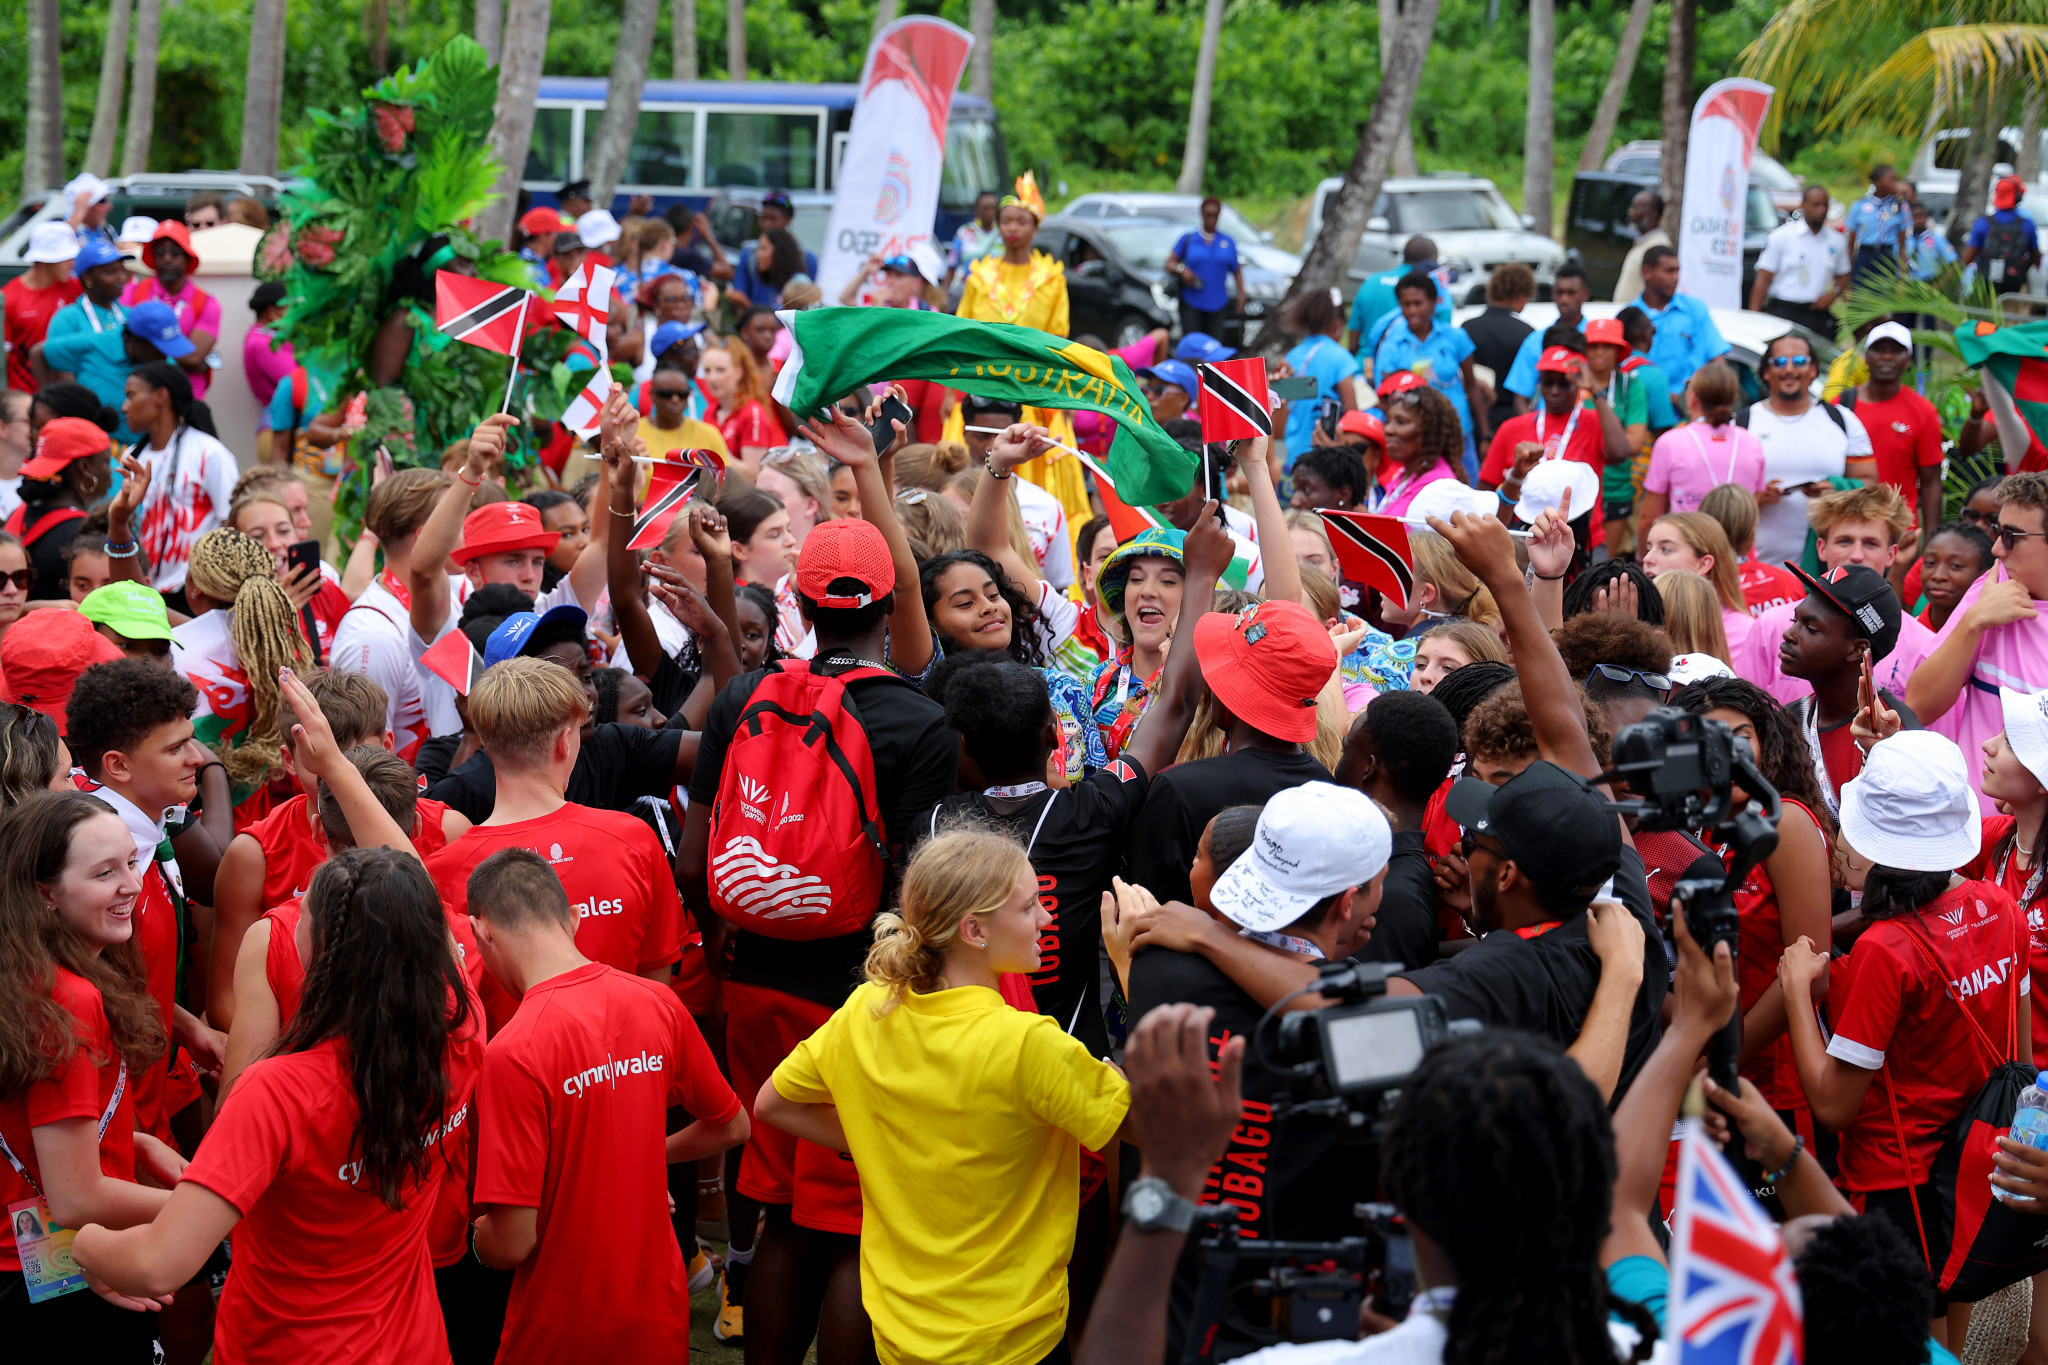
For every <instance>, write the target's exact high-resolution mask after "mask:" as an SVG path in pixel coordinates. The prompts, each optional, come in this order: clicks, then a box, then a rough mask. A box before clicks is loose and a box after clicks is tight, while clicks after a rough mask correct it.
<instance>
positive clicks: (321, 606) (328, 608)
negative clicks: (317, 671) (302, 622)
mask: <svg viewBox="0 0 2048 1365" xmlns="http://www.w3.org/2000/svg"><path fill="white" fill-rule="evenodd" d="M306 605H307V606H309V607H311V608H312V609H313V628H314V629H315V630H317V631H319V632H320V657H321V658H323V659H325V658H327V657H328V656H330V655H331V654H333V653H334V632H335V631H336V630H337V629H338V628H339V627H340V625H341V618H342V617H344V616H346V615H348V609H349V608H350V607H351V606H353V605H354V604H353V603H352V602H350V601H349V600H348V594H347V593H345V592H343V591H342V590H341V588H340V586H339V585H338V584H334V583H330V582H328V581H326V580H325V579H322V580H321V582H320V588H319V591H317V592H315V593H314V594H313V597H312V600H311V601H309V602H307V603H306Z"/></svg>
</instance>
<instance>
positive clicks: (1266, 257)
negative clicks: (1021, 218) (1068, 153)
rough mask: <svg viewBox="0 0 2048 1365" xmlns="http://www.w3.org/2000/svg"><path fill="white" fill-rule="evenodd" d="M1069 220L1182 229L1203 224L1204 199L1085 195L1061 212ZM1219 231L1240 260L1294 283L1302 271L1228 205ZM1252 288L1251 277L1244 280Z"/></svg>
mask: <svg viewBox="0 0 2048 1365" xmlns="http://www.w3.org/2000/svg"><path fill="white" fill-rule="evenodd" d="M1060 213H1061V215H1062V216H1064V217H1070V218H1102V219H1112V220H1113V219H1117V218H1163V219H1165V220H1166V221H1167V222H1169V223H1179V224H1180V225H1181V226H1182V227H1183V229H1186V228H1194V227H1200V226H1201V224H1202V196H1201V195H1199V194H1136V193H1133V194H1111V193H1107V192H1098V193H1095V194H1084V195H1082V196H1081V197H1080V198H1079V199H1076V200H1074V202H1072V203H1071V204H1068V205H1067V206H1066V207H1065V208H1063V209H1061V210H1060ZM1216 225H1217V227H1219V228H1220V229H1222V230H1223V231H1224V232H1226V233H1228V234H1229V235H1230V237H1231V238H1232V240H1234V241H1235V242H1236V243H1237V255H1238V259H1239V260H1242V261H1245V262H1247V263H1256V264H1258V265H1259V266H1260V267H1261V268H1263V269H1266V270H1270V271H1272V272H1273V273H1274V274H1276V275H1282V276H1285V277H1286V278H1287V280H1288V282H1289V283H1292V282H1293V280H1294V277H1295V275H1297V274H1298V273H1300V271H1301V257H1299V256H1297V255H1295V254H1294V253H1293V252H1291V251H1282V250H1281V249H1280V248H1279V247H1277V246H1274V245H1273V234H1272V233H1270V232H1266V231H1263V230H1261V229H1259V228H1256V227H1254V226H1252V220H1251V219H1249V218H1247V217H1245V216H1244V215H1243V214H1242V213H1239V212H1238V211H1237V210H1236V209H1234V208H1232V207H1231V206H1230V205H1229V204H1228V203H1225V204H1224V205H1223V213H1222V215H1221V216H1220V217H1219V218H1218V219H1217V223H1216ZM1245 283H1246V284H1250V283H1251V280H1250V278H1249V277H1247V278H1246V280H1245Z"/></svg>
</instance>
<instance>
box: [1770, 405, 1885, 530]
mask: <svg viewBox="0 0 2048 1365" xmlns="http://www.w3.org/2000/svg"><path fill="white" fill-rule="evenodd" d="M1837 411H1838V412H1840V414H1841V416H1842V425H1841V426H1839V427H1838V426H1836V425H1835V422H1834V419H1833V418H1832V417H1829V416H1828V414H1827V413H1826V412H1825V411H1823V410H1822V408H1821V405H1820V404H1819V403H1818V402H1816V403H1813V404H1812V405H1810V406H1809V407H1808V408H1807V409H1806V411H1805V412H1804V413H1802V414H1800V415H1799V416H1798V417H1781V416H1779V415H1778V413H1777V412H1776V411H1775V410H1773V409H1772V407H1771V405H1770V404H1769V403H1758V404H1756V405H1754V406H1753V407H1751V408H1750V410H1749V430H1750V432H1751V434H1752V435H1754V436H1755V437H1756V439H1757V440H1758V441H1760V442H1761V443H1762V444H1763V448H1764V479H1765V481H1766V482H1770V481H1775V482H1776V483H1777V484H1778V486H1779V487H1780V488H1782V489H1784V490H1785V496H1784V497H1783V498H1781V499H1779V500H1778V501H1777V502H1776V503H1773V504H1772V505H1771V506H1769V507H1760V508H1758V509H1757V518H1756V557H1757V558H1758V559H1760V560H1762V561H1763V562H1764V563H1766V564H1782V563H1784V562H1785V561H1786V560H1788V559H1789V560H1791V561H1792V562H1793V563H1795V564H1796V563H1798V562H1799V556H1800V555H1801V554H1802V553H1804V551H1805V549H1806V532H1807V524H1806V501H1807V499H1806V494H1804V493H1801V492H1799V491H1798V485H1800V484H1804V483H1818V482H1820V481H1821V480H1824V479H1838V478H1840V477H1842V475H1843V474H1844V472H1846V470H1847V468H1848V462H1849V461H1850V460H1852V459H1868V458H1870V433H1869V432H1867V431H1865V430H1864V429H1863V423H1861V422H1859V421H1857V420H1856V414H1855V413H1853V412H1851V411H1850V410H1849V409H1847V408H1838V409H1837Z"/></svg>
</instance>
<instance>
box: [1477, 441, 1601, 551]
mask: <svg viewBox="0 0 2048 1365" xmlns="http://www.w3.org/2000/svg"><path fill="white" fill-rule="evenodd" d="M1577 416H1578V421H1577V422H1576V423H1572V414H1570V413H1567V414H1566V415H1565V416H1563V417H1552V416H1551V415H1550V414H1549V413H1547V412H1544V411H1543V410H1542V409H1541V408H1538V409H1536V410H1535V411H1533V412H1525V413H1523V414H1522V415H1521V416H1519V417H1510V418H1509V419H1508V420H1507V421H1505V422H1502V423H1501V424H1500V425H1499V426H1498V427H1496V428H1494V432H1493V441H1492V443H1491V444H1490V445H1488V446H1487V447H1486V459H1485V460H1484V461H1483V462H1482V463H1481V464H1480V466H1479V482H1480V483H1482V484H1484V485H1486V486H1487V487H1490V488H1498V487H1500V485H1501V482H1502V481H1503V480H1504V479H1506V478H1507V476H1508V471H1509V470H1511V469H1513V468H1514V467H1515V447H1516V446H1517V445H1520V444H1521V443H1522V442H1523V441H1540V442H1541V443H1542V445H1543V451H1544V454H1543V458H1544V459H1546V460H1548V459H1553V458H1557V456H1556V451H1557V449H1558V447H1559V446H1560V444H1564V435H1565V427H1566V425H1567V424H1571V441H1570V443H1569V444H1564V455H1563V458H1564V459H1567V460H1577V461H1578V462H1579V463H1580V464H1582V465H1588V466H1590V467H1591V468H1592V470H1593V472H1594V473H1596V474H1601V473H1605V472H1606V470H1607V438H1606V436H1604V435H1602V434H1601V431H1600V419H1599V418H1598V417H1595V416H1589V415H1588V414H1587V412H1586V410H1585V409H1584V408H1581V409H1579V410H1578V413H1577ZM1590 506H1591V510H1592V512H1593V521H1592V530H1591V532H1590V533H1589V535H1588V538H1587V544H1589V545H1604V544H1606V542H1607V531H1606V526H1605V523H1604V522H1603V520H1602V518H1601V517H1600V499H1599V498H1598V497H1595V498H1593V499H1592V501H1591V505H1590ZM1587 510H1588V509H1587V508H1585V507H1574V508H1573V509H1572V520H1573V521H1577V520H1578V519H1579V518H1580V517H1582V516H1584V515H1585V514H1586V512H1587Z"/></svg>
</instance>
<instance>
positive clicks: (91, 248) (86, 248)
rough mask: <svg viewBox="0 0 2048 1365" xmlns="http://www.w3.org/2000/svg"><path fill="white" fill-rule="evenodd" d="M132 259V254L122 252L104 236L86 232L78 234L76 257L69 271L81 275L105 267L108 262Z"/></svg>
mask: <svg viewBox="0 0 2048 1365" xmlns="http://www.w3.org/2000/svg"><path fill="white" fill-rule="evenodd" d="M134 259H135V256H134V253H133V252H128V251H123V250H122V249H121V248H120V247H118V246H116V245H114V243H113V242H111V241H109V240H107V237H106V234H104V233H100V232H92V231H86V232H81V233H79V234H78V255H77V256H75V257H73V258H72V261H71V270H72V273H73V274H76V275H83V274H84V273H85V272H86V271H88V270H91V269H93V268H95V267H96V266H102V265H106V264H107V263H108V262H110V261H132V260H134Z"/></svg>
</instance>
